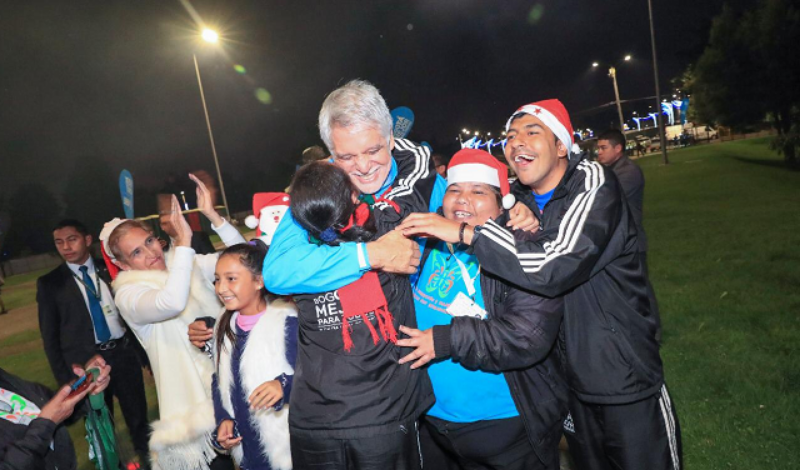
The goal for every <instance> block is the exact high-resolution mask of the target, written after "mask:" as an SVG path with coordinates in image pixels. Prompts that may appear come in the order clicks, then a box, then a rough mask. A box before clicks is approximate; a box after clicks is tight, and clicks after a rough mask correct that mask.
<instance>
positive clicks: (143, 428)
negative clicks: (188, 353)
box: [36, 219, 148, 465]
mask: <svg viewBox="0 0 800 470" xmlns="http://www.w3.org/2000/svg"><path fill="white" fill-rule="evenodd" d="M53 239H54V241H55V245H56V249H58V253H59V254H60V255H61V257H62V258H63V259H64V261H65V262H64V263H63V264H61V265H59V266H58V267H57V268H55V269H54V270H52V271H50V272H49V273H47V274H45V275H44V276H42V277H40V278H39V280H38V281H37V286H36V302H37V303H38V304H39V330H40V331H41V333H42V341H43V343H44V350H45V354H46V355H47V360H48V361H49V362H50V368H51V369H52V370H53V375H55V378H56V380H57V381H58V383H59V385H63V384H65V383H68V382H70V381H72V380H73V379H75V375H74V374H73V372H72V364H84V363H86V361H88V360H89V359H90V358H91V357H92V356H94V355H96V354H100V355H101V356H103V358H104V359H105V361H106V362H107V363H108V364H109V365H110V366H111V367H112V368H113V369H114V375H113V376H112V378H111V383H110V385H109V387H108V389H107V391H106V394H105V397H106V403H107V405H108V409H109V410H111V411H112V412H113V410H114V407H113V400H114V398H113V397H114V396H116V397H117V399H118V400H119V405H120V408H121V409H122V414H123V416H124V417H125V422H126V423H127V424H128V429H129V430H130V434H131V438H132V440H133V447H134V450H135V451H136V453H137V454H138V455H139V457H140V461H141V462H142V464H143V465H147V464H146V462H148V460H147V456H148V451H147V439H148V425H147V402H146V399H145V392H144V380H143V377H142V368H141V363H140V361H139V357H138V355H137V350H136V348H137V346H138V345H137V343H136V340H135V339H134V338H132V334H131V333H129V332H128V330H127V328H126V327H125V323H124V322H123V320H122V318H121V317H120V316H119V312H118V311H117V307H116V305H114V298H113V296H112V294H111V289H110V287H109V285H110V279H109V277H108V271H107V269H106V267H105V264H104V263H103V262H102V261H100V260H98V261H95V260H94V259H92V257H91V256H90V252H89V247H90V246H91V244H92V236H91V235H89V233H88V231H87V230H86V227H85V226H84V225H83V224H82V223H80V222H79V221H77V220H72V219H70V220H64V221H61V222H60V223H59V224H58V225H57V226H56V228H55V229H54V230H53Z"/></svg>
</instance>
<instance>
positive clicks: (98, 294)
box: [69, 269, 103, 302]
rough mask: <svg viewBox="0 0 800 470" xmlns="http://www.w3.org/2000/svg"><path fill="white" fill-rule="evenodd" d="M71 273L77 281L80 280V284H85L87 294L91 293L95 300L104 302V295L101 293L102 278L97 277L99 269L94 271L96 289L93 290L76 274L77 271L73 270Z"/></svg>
mask: <svg viewBox="0 0 800 470" xmlns="http://www.w3.org/2000/svg"><path fill="white" fill-rule="evenodd" d="M69 271H70V272H71V273H72V275H73V276H74V277H75V279H77V280H78V282H80V283H81V284H83V287H84V288H85V289H86V292H91V293H92V295H93V296H94V298H95V299H97V301H98V302H99V301H101V300H103V293H102V292H101V291H100V276H98V275H97V269H95V270H94V289H92V288H91V287H90V286H89V285H87V284H86V283H85V282H84V281H83V279H81V278H80V277H79V276H78V275H77V274H75V271H73V270H71V269H70V270H69Z"/></svg>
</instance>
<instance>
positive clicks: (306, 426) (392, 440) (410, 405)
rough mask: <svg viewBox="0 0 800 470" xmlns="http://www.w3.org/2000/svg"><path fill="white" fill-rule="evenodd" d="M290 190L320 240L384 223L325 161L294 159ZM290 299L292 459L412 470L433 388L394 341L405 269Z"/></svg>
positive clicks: (407, 316)
mask: <svg viewBox="0 0 800 470" xmlns="http://www.w3.org/2000/svg"><path fill="white" fill-rule="evenodd" d="M291 194H292V198H291V205H290V209H291V211H292V214H293V216H294V219H295V220H296V221H297V223H298V224H300V225H301V226H302V227H303V229H304V230H306V231H307V232H308V236H309V241H310V242H312V243H315V244H317V245H319V246H320V247H321V248H323V249H328V248H330V247H335V246H337V245H338V244H340V243H345V242H369V241H371V240H373V239H375V238H377V237H379V236H380V235H382V234H383V233H385V232H386V231H387V230H391V227H390V226H384V225H389V224H383V223H381V221H380V218H376V217H375V216H374V215H373V213H372V212H371V211H370V210H369V206H368V205H367V204H366V203H361V202H359V200H358V194H359V193H358V190H357V189H356V187H355V186H354V185H353V183H352V182H351V179H350V177H349V176H348V174H347V173H346V172H345V171H344V170H342V169H341V168H339V167H337V166H336V165H333V164H330V163H328V162H313V163H310V164H308V165H306V166H304V167H302V168H301V169H300V170H299V171H298V172H297V174H296V175H295V178H294V181H293V182H292V186H291ZM267 270H269V266H267ZM294 299H295V303H296V304H297V310H298V323H299V326H298V330H299V333H298V352H297V366H296V370H295V380H294V384H293V390H292V396H291V406H292V408H291V413H290V414H289V431H290V435H291V446H292V460H293V463H294V468H295V469H310V468H314V469H316V468H322V467H324V468H328V469H360V468H370V469H373V468H380V469H388V470H391V469H397V470H401V469H419V468H420V466H421V462H420V453H419V446H418V428H417V420H418V418H419V417H420V416H421V415H422V414H423V413H424V411H425V410H426V409H428V408H429V407H430V406H431V405H432V404H433V393H432V388H431V384H430V380H429V379H428V374H427V372H426V371H425V370H424V369H423V370H411V369H410V368H409V367H408V366H401V365H400V364H398V361H399V359H400V358H401V357H403V356H404V355H405V354H408V353H409V352H410V350H407V349H406V350H404V348H399V347H397V346H396V345H395V343H396V342H397V340H398V339H399V338H400V337H401V335H400V333H399V328H400V325H408V326H411V325H416V324H417V323H416V318H415V316H414V305H413V298H412V296H411V289H410V283H409V281H408V278H407V277H406V276H400V275H393V274H386V273H383V272H374V271H370V272H368V273H366V274H364V276H362V277H361V279H359V280H357V281H355V282H353V283H351V284H349V285H347V286H345V287H342V288H340V289H336V290H332V291H328V292H321V293H317V294H302V295H295V296H294ZM411 327H412V328H416V326H411Z"/></svg>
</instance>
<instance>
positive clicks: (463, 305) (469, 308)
mask: <svg viewBox="0 0 800 470" xmlns="http://www.w3.org/2000/svg"><path fill="white" fill-rule="evenodd" d="M447 248H448V249H449V250H450V254H451V255H452V256H453V258H455V260H456V263H457V264H458V268H459V269H460V270H461V278H462V280H463V281H464V285H465V286H466V288H467V294H468V296H467V295H464V293H463V292H459V293H458V294H456V298H455V299H453V302H452V303H451V304H450V306H449V307H447V313H449V314H450V315H452V316H454V317H463V316H468V317H475V318H479V319H483V318H486V310H485V309H483V308H482V307H481V306H480V305H478V304H476V303H475V294H476V292H477V290H476V289H475V282H476V281H477V280H478V276H479V275H480V273H481V268H480V267H478V272H476V273H475V276H474V277H473V276H470V275H469V270H468V269H467V266H466V265H465V264H464V262H463V261H461V260H460V259H458V257H457V256H456V255H455V252H453V246H452V245H451V244H449V243H448V244H447Z"/></svg>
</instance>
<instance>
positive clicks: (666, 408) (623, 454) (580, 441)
mask: <svg viewBox="0 0 800 470" xmlns="http://www.w3.org/2000/svg"><path fill="white" fill-rule="evenodd" d="M569 410H570V416H569V417H568V418H567V421H566V422H565V423H564V434H565V435H566V436H567V442H568V443H569V452H570V454H571V455H572V458H573V460H574V461H575V466H576V467H577V468H578V469H579V470H611V469H614V470H622V469H625V470H641V469H647V470H681V466H682V460H683V457H682V450H681V432H680V427H679V426H678V416H677V414H676V413H675V408H674V406H673V404H672V400H671V398H670V396H669V394H668V393H667V387H666V385H665V386H662V388H661V391H660V392H659V393H657V394H656V395H654V396H652V397H650V398H645V399H644V400H641V401H637V402H635V403H629V404H625V405H595V404H590V403H585V402H582V401H580V400H578V398H577V397H575V395H572V394H571V396H570V401H569Z"/></svg>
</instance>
